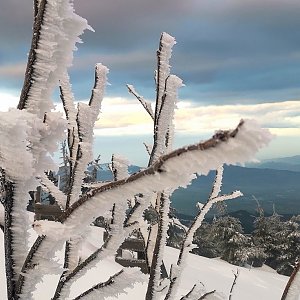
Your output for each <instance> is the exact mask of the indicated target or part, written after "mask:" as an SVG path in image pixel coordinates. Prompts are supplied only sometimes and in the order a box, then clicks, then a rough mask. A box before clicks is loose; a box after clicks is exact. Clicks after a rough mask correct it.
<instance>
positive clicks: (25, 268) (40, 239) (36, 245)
mask: <svg viewBox="0 0 300 300" xmlns="http://www.w3.org/2000/svg"><path fill="white" fill-rule="evenodd" d="M45 238H46V237H45V236H44V235H43V236H39V237H38V238H37V239H36V240H35V242H34V244H33V246H32V247H31V249H30V251H29V253H28V255H27V257H26V260H25V262H24V264H23V267H22V270H21V274H20V275H19V279H18V281H17V284H16V294H17V295H19V294H21V292H22V288H23V285H24V282H25V276H24V274H26V272H27V271H28V270H29V269H33V268H34V267H35V265H34V264H33V263H32V261H33V258H34V256H35V254H36V252H37V250H38V249H39V247H40V245H41V243H42V242H43V240H44V239H45ZM29 280H30V279H29Z"/></svg>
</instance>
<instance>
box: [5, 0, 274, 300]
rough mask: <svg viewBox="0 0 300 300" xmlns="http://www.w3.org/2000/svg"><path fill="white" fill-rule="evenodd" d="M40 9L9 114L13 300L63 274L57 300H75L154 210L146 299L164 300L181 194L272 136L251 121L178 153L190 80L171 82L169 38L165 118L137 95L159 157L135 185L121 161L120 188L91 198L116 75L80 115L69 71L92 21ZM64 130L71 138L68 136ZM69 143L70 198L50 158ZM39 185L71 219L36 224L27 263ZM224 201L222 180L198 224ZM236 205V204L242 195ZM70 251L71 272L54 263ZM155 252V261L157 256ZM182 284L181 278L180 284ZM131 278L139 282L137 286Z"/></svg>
mask: <svg viewBox="0 0 300 300" xmlns="http://www.w3.org/2000/svg"><path fill="white" fill-rule="evenodd" d="M34 10H35V11H34V26H33V38H32V47H31V50H30V53H29V58H28V65H27V69H26V74H25V80H24V86H23V89H22V93H21V97H20V102H19V105H18V109H11V110H10V111H9V112H7V113H0V125H1V126H0V139H1V144H0V168H1V174H2V175H1V176H2V178H4V180H3V181H4V182H5V191H4V192H5V193H3V195H5V196H4V197H1V203H2V204H3V206H4V216H5V220H4V224H3V222H1V224H0V226H1V228H2V227H3V230H4V236H5V253H6V257H5V261H6V277H7V291H8V298H9V299H27V300H28V299H33V292H34V290H35V289H36V285H37V283H38V282H39V281H40V280H41V279H42V278H43V277H44V276H45V275H47V274H58V275H60V280H59V282H58V285H57V289H56V291H55V294H54V296H53V295H47V296H49V299H50V298H52V299H53V300H54V299H67V298H68V297H69V292H70V289H71V285H72V284H76V283H75V282H76V279H77V278H79V277H81V276H84V274H85V272H86V271H87V270H88V269H89V268H91V267H93V266H94V265H95V264H96V263H97V262H99V261H101V260H104V259H107V258H108V257H109V256H111V255H112V254H114V253H115V252H116V250H117V249H118V247H119V246H120V244H121V243H122V242H123V241H124V239H125V238H127V237H128V236H129V235H130V234H131V232H132V231H133V230H137V229H140V228H141V229H142V230H141V231H142V233H143V235H144V236H146V230H145V224H144V222H143V212H144V210H145V209H146V208H147V207H148V206H149V205H150V204H152V205H153V206H154V207H155V209H156V211H157V212H158V213H159V223H158V225H156V226H153V227H152V229H151V232H150V235H149V239H148V243H147V253H148V264H149V268H150V279H149V282H148V291H147V296H146V297H147V299H157V298H158V297H159V296H160V293H159V292H158V288H161V287H162V286H161V285H160V284H161V282H160V266H161V264H162V261H163V252H164V247H165V241H166V231H167V227H168V222H169V219H168V212H169V204H170V203H169V196H170V194H171V193H172V191H173V190H174V189H176V188H178V187H179V186H186V185H187V184H189V182H190V181H191V179H192V177H193V175H194V174H195V173H199V174H207V173H208V172H209V171H210V170H213V169H217V168H218V167H219V166H220V165H222V164H223V163H228V164H235V163H243V162H245V161H247V160H249V159H251V158H252V157H253V156H254V154H255V153H256V151H257V150H259V149H260V148H261V147H262V146H264V145H265V144H267V143H268V142H269V140H270V134H269V133H268V132H267V131H266V130H263V129H261V128H259V126H258V125H257V124H256V123H254V122H252V121H242V122H241V123H240V124H239V125H238V127H237V128H236V129H234V130H232V131H221V132H218V133H217V134H215V135H214V136H213V137H212V138H211V139H209V140H207V141H205V142H199V143H196V144H194V145H190V146H187V147H184V148H180V149H177V150H175V151H172V140H173V134H174V125H173V117H174V109H175V106H176V102H177V92H178V89H179V87H181V86H182V81H181V79H179V78H178V77H176V76H175V75H172V74H170V65H169V59H170V57H171V53H172V46H173V45H174V44H175V39H174V38H173V37H171V36H170V35H168V34H166V33H163V34H162V36H161V40H160V46H159V50H158V55H157V72H156V83H157V93H156V105H155V111H154V112H153V110H152V108H151V103H149V102H148V101H146V100H144V99H143V98H142V97H141V96H140V95H139V94H138V93H137V92H136V91H135V90H134V88H133V87H132V86H128V89H129V91H130V92H131V93H132V94H134V95H135V96H136V97H137V98H138V100H139V101H140V102H141V103H142V105H143V106H144V108H145V109H146V110H147V112H148V114H149V116H150V117H151V118H152V119H153V121H154V140H153V148H152V149H150V148H149V147H148V148H147V149H148V152H149V154H150V159H149V165H148V168H147V169H145V170H142V171H140V172H138V173H136V174H133V175H131V176H127V163H126V162H125V160H124V159H123V158H121V157H117V156H114V159H113V166H112V169H113V171H114V175H115V176H114V179H115V180H114V181H113V182H110V183H107V184H104V185H102V186H100V187H93V188H91V189H90V190H89V191H88V192H86V193H82V190H81V188H82V184H83V179H84V176H85V171H86V166H87V164H88V163H89V162H90V161H91V160H92V157H93V156H92V144H93V127H94V124H95V122H96V120H97V117H98V113H99V110H100V107H101V102H102V99H103V94H104V88H105V84H106V76H107V73H108V69H107V68H106V67H104V66H102V65H101V64H97V65H96V70H95V85H94V87H93V90H92V95H91V98H90V101H89V103H88V104H84V103H79V104H78V106H77V107H76V106H75V103H74V101H75V100H74V96H73V93H72V87H71V84H70V82H69V76H68V71H67V68H68V67H69V66H70V65H71V64H72V59H73V50H74V49H75V43H76V42H79V41H80V40H79V38H78V36H79V35H80V34H81V33H82V32H83V31H84V30H85V29H90V27H89V26H88V25H87V21H86V20H84V19H82V18H81V17H79V16H78V15H76V14H75V13H74V9H73V1H71V0H35V1H34ZM59 85H60V91H61V99H62V102H63V106H64V110H65V115H66V119H67V120H65V119H63V117H62V115H61V114H59V113H55V112H52V108H53V103H52V100H51V95H52V93H53V90H54V88H55V87H57V86H59ZM64 129H67V136H65V133H66V132H65V131H64ZM64 138H65V139H66V140H67V142H68V150H69V151H68V152H69V157H68V158H67V159H66V164H68V168H69V176H70V178H69V182H68V188H67V189H66V194H64V193H63V192H61V191H60V190H59V189H58V188H57V187H56V186H55V185H54V184H53V183H52V182H51V180H49V178H48V177H47V175H46V172H45V171H47V170H49V169H53V168H54V167H53V162H52V160H51V157H50V154H51V153H53V152H55V151H56V150H57V146H58V144H59V143H60V142H61V141H62V140H63V139H64ZM16 151H18V153H16ZM38 184H42V185H43V186H44V187H46V189H47V190H48V192H49V193H50V194H51V195H52V196H53V197H54V198H55V199H56V202H57V203H58V204H59V206H60V208H61V210H62V214H61V215H60V217H58V218H57V220H56V221H55V222H51V221H47V220H41V221H36V222H35V223H34V224H33V226H34V228H35V230H36V232H37V233H38V234H39V235H40V236H39V237H38V238H37V240H36V241H35V243H34V244H33V246H32V247H31V249H30V250H29V252H28V253H27V256H26V251H27V244H26V236H27V229H28V227H29V224H28V221H27V220H26V219H27V217H26V216H27V214H26V205H27V196H28V192H29V191H32V190H34V189H35V188H36V186H37V185H38ZM219 192H220V182H219V181H216V183H215V186H214V190H213V192H212V195H211V197H210V199H209V201H208V202H207V204H206V205H205V206H204V207H203V208H202V213H201V212H200V213H199V218H198V219H197V220H196V221H195V223H196V224H197V226H198V225H199V224H201V220H202V217H203V214H204V213H205V212H206V211H207V210H208V209H209V207H210V206H211V204H212V203H214V202H216V201H221V200H224V199H225V198H226V196H220V195H219ZM137 195H139V196H138V197H137ZM229 196H230V197H231V198H232V197H234V196H237V194H232V195H229ZM132 198H135V199H136V204H137V205H136V207H135V210H134V211H133V212H131V214H129V215H126V208H127V201H128V199H132ZM112 205H113V207H114V209H113V214H114V215H113V222H112V224H110V230H109V232H108V233H109V236H108V238H107V240H106V242H105V243H104V245H103V246H102V247H101V248H99V249H97V250H96V251H95V252H94V253H92V254H91V255H90V256H89V257H88V258H86V259H83V258H80V257H79V250H80V246H81V245H82V243H84V241H85V235H86V232H87V231H88V228H89V226H90V224H91V223H92V222H93V221H94V220H95V218H97V217H98V216H99V215H105V214H107V213H108V212H110V211H111V209H112ZM26 225H28V226H26ZM195 226H196V225H195ZM194 229H195V228H194V227H191V229H190V234H188V236H187V239H186V242H185V246H186V248H184V249H183V250H182V255H181V258H180V259H179V261H178V263H177V270H179V271H180V270H181V268H182V266H183V265H184V264H182V263H181V262H182V261H184V255H185V254H186V253H187V252H188V249H189V246H190V242H191V235H192V232H193V230H194ZM63 246H64V247H65V257H64V264H63V268H62V266H60V265H59V264H57V262H56V261H55V259H54V258H55V252H56V251H57V250H59V249H61V248H62V247H63ZM151 249H154V251H155V252H154V253H152V254H151V255H150V252H151V251H150V250H151ZM174 271H175V267H174V268H173V271H172V276H173V275H174V274H175V273H176V272H174ZM179 277H180V276H179V274H177V277H176V278H179ZM125 278H126V279H128V278H129V279H130V280H128V282H127V281H125ZM144 279H145V276H141V273H140V272H139V271H136V270H134V271H132V272H131V271H130V270H127V269H124V270H122V271H120V272H118V273H116V274H112V276H111V277H110V278H109V279H108V280H107V281H106V282H100V283H99V284H97V285H95V286H94V287H91V289H89V290H87V291H85V292H83V293H82V294H80V295H78V297H77V298H76V299H80V298H88V297H90V298H92V297H106V296H112V295H115V294H116V293H120V292H123V291H124V289H125V288H126V287H128V286H132V285H133V284H134V282H138V281H142V280H144ZM171 279H172V280H174V279H175V277H174V276H173V277H172V278H171ZM174 282H175V281H174ZM178 283H179V280H178ZM166 287H167V286H166ZM168 289H169V291H170V293H174V294H175V291H176V288H174V289H173V290H172V287H171V285H170V288H169V287H168ZM166 291H167V289H166Z"/></svg>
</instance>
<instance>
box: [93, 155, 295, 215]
mask: <svg viewBox="0 0 300 300" xmlns="http://www.w3.org/2000/svg"><path fill="white" fill-rule="evenodd" d="M298 161H299V162H300V155H297V156H293V157H289V158H278V159H272V160H265V161H262V162H261V163H260V164H255V165H256V166H257V168H253V167H251V168H250V167H249V164H248V166H247V167H240V166H225V168H224V178H223V185H222V193H231V192H232V191H235V190H240V191H241V192H242V193H243V194H244V196H243V197H240V198H238V199H234V200H229V201H227V202H226V205H227V209H228V212H234V211H239V210H245V211H247V212H249V213H251V214H255V211H256V208H257V203H256V201H255V200H254V197H255V198H256V199H258V201H259V202H260V204H261V205H262V207H263V208H264V209H265V212H266V213H269V214H270V213H272V212H273V209H274V208H275V210H276V212H277V213H279V214H300V184H299V183H300V172H299V171H295V170H294V171H290V170H278V169H276V168H264V167H263V166H264V164H265V163H270V162H274V163H277V164H278V163H283V164H286V165H289V166H290V167H291V166H292V165H293V164H294V165H297V163H298ZM273 166H275V167H276V165H273ZM101 169H102V170H101ZM101 169H100V170H99V171H98V174H97V179H98V180H112V174H111V172H110V170H109V169H108V168H107V164H103V165H102V168H101ZM139 170H140V167H138V166H129V172H130V173H134V172H138V171H139ZM214 174H215V172H210V173H209V174H208V175H207V176H200V177H198V178H197V179H195V180H193V181H192V183H191V185H189V186H188V187H187V188H186V189H183V188H179V189H177V190H176V191H175V192H174V193H173V195H172V197H171V201H172V206H173V207H174V208H175V209H176V210H177V211H178V213H180V214H184V215H189V216H194V215H195V214H196V213H197V209H196V203H197V202H202V203H203V202H205V201H206V199H207V197H208V195H209V193H210V191H211V187H212V183H213V180H214V176H215V175H214ZM214 213H215V211H212V212H211V215H213V214H214Z"/></svg>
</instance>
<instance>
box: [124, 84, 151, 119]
mask: <svg viewBox="0 0 300 300" xmlns="http://www.w3.org/2000/svg"><path fill="white" fill-rule="evenodd" d="M126 86H127V88H128V91H129V93H131V94H132V95H134V96H135V97H136V98H137V99H138V100H139V101H140V103H141V104H142V105H143V107H144V108H145V110H146V112H147V113H148V114H149V115H150V117H151V118H152V120H154V113H153V110H152V107H151V103H150V102H149V101H146V100H145V99H144V98H143V97H142V96H140V95H139V94H138V93H137V92H136V90H135V89H134V87H133V86H132V85H130V84H127V85H126Z"/></svg>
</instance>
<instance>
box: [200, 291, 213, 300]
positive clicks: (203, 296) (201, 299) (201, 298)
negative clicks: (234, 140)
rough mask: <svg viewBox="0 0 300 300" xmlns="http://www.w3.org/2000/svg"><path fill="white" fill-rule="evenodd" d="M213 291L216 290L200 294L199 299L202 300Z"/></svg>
mask: <svg viewBox="0 0 300 300" xmlns="http://www.w3.org/2000/svg"><path fill="white" fill-rule="evenodd" d="M215 292H216V290H213V291H210V292H207V293H205V294H204V295H202V296H201V297H200V298H199V300H203V299H205V298H206V297H207V296H209V295H212V294H214V293H215Z"/></svg>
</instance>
